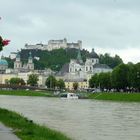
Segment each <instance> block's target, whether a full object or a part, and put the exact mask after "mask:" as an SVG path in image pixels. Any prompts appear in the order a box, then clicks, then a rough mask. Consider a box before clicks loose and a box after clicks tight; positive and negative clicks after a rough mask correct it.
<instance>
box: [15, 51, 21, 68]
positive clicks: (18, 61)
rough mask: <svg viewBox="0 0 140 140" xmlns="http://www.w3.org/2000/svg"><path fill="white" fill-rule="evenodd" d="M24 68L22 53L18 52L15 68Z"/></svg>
mask: <svg viewBox="0 0 140 140" xmlns="http://www.w3.org/2000/svg"><path fill="white" fill-rule="evenodd" d="M21 68H22V62H21V60H20V54H19V52H18V54H17V56H16V61H15V62H14V69H21Z"/></svg>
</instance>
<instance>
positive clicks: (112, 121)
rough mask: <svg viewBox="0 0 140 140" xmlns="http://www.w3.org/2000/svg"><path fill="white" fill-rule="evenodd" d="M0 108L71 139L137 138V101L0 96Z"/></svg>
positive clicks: (139, 123)
mask: <svg viewBox="0 0 140 140" xmlns="http://www.w3.org/2000/svg"><path fill="white" fill-rule="evenodd" d="M0 107H4V108H7V109H10V110H14V111H17V112H19V113H22V114H24V116H26V117H28V118H30V119H33V120H34V121H35V122H37V123H41V124H46V125H48V126H50V127H52V128H54V129H57V130H59V131H62V132H64V133H66V134H67V135H68V136H70V137H73V138H74V139H75V140H122V139H123V140H139V138H140V134H139V131H140V118H139V116H140V103H117V102H104V101H93V100H62V99H56V98H42V97H14V96H0Z"/></svg>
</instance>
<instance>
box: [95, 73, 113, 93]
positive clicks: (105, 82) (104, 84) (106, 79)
mask: <svg viewBox="0 0 140 140" xmlns="http://www.w3.org/2000/svg"><path fill="white" fill-rule="evenodd" d="M98 82H99V85H100V88H101V89H102V90H103V89H111V73H110V72H108V73H100V74H99V75H98Z"/></svg>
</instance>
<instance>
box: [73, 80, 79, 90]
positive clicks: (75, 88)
mask: <svg viewBox="0 0 140 140" xmlns="http://www.w3.org/2000/svg"><path fill="white" fill-rule="evenodd" d="M78 86H79V85H78V83H77V82H75V83H73V89H74V90H77V89H78Z"/></svg>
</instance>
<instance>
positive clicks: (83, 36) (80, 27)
mask: <svg viewBox="0 0 140 140" xmlns="http://www.w3.org/2000/svg"><path fill="white" fill-rule="evenodd" d="M139 5H140V1H138V0H133V1H132V0H93V1H91V0H76V1H75V0H71V1H66V0H61V1H60V0H59V1H58V0H53V1H52V0H40V1H33V0H30V1H29V0H12V1H8V0H5V1H1V9H0V13H1V16H2V20H1V22H0V34H2V35H3V36H4V37H5V38H10V39H11V44H10V45H9V46H8V47H7V48H5V50H4V52H3V53H4V54H8V53H10V52H11V51H16V50H17V49H20V48H23V47H24V44H25V43H30V44H35V43H38V42H43V43H47V41H48V40H49V39H61V38H64V37H66V38H68V40H69V41H72V42H74V41H77V40H83V47H84V48H86V49H89V50H90V49H91V48H93V47H94V48H95V49H99V50H100V51H101V50H104V51H105V52H109V53H111V50H119V51H116V53H117V52H118V53H119V54H120V55H121V56H122V57H123V59H124V60H125V62H127V60H128V61H130V60H132V61H133V62H137V61H138V60H140V57H136V55H129V58H128V57H126V56H125V55H124V56H125V57H124V56H123V55H122V54H123V52H127V53H128V54H129V53H130V52H132V51H129V50H130V48H133V49H132V50H134V51H133V53H134V54H135V53H136V52H137V51H140V41H139V36H140V26H139V25H140V9H139ZM97 46H98V47H97ZM124 50H125V51H124ZM101 52H102V51H101ZM105 52H104V53H105ZM112 54H113V53H112ZM119 54H118V55H119Z"/></svg>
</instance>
